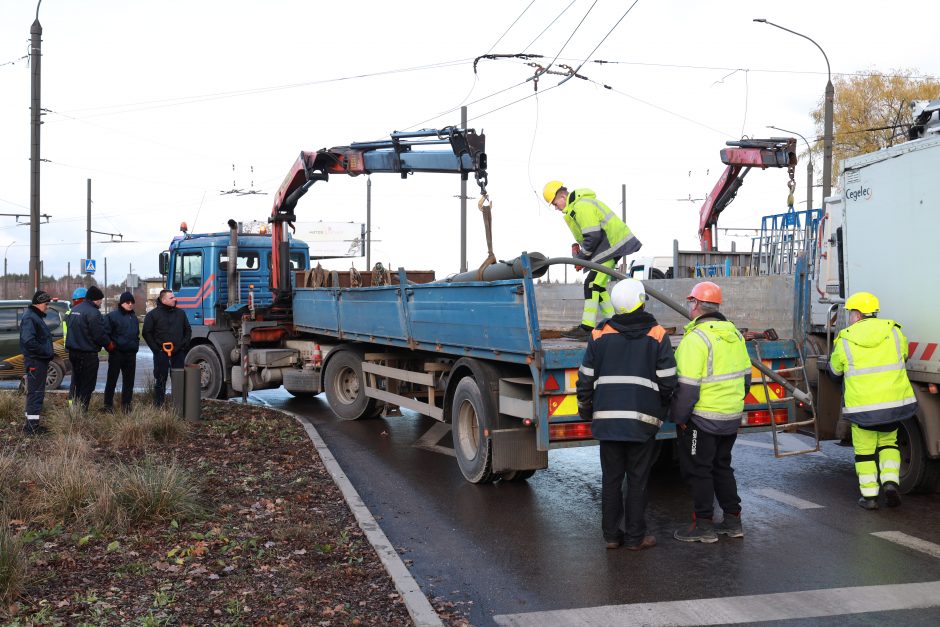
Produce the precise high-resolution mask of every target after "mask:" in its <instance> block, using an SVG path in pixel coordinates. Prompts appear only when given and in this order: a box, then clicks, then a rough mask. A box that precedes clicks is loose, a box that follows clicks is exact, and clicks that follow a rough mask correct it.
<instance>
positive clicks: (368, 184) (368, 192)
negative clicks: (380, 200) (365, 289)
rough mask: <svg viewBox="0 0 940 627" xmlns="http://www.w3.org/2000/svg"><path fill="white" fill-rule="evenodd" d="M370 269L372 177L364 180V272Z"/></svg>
mask: <svg viewBox="0 0 940 627" xmlns="http://www.w3.org/2000/svg"><path fill="white" fill-rule="evenodd" d="M371 269H372V177H371V176H370V177H369V178H368V179H367V180H366V270H371Z"/></svg>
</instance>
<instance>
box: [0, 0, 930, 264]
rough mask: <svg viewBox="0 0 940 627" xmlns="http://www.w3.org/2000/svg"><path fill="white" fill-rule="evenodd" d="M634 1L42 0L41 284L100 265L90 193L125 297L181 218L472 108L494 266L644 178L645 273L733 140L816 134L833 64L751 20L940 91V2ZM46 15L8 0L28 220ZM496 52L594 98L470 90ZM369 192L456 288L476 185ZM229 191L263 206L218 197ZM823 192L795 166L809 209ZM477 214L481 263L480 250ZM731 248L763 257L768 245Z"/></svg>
mask: <svg viewBox="0 0 940 627" xmlns="http://www.w3.org/2000/svg"><path fill="white" fill-rule="evenodd" d="M632 3H633V0H624V1H620V0H616V1H615V0H600V1H598V2H596V4H595V3H594V2H593V0H574V1H573V2H572V0H534V1H530V0H503V1H501V2H490V1H487V0H484V1H482V2H477V3H470V4H468V3H455V2H441V1H437V2H409V1H402V2H381V1H377V0H363V1H360V2H333V3H328V2H311V1H309V0H305V1H302V2H301V1H295V0H268V1H266V2H249V1H245V0H241V1H240V0H224V1H223V0H199V1H198V2H194V1H183V0H161V1H160V2H153V1H146V0H134V1H133V2H128V1H127V0H83V1H82V2H75V1H67V0H43V2H42V5H41V7H40V9H39V19H40V22H41V24H42V27H43V44H42V52H43V57H42V106H43V107H44V108H46V109H48V110H49V113H47V114H46V115H45V116H43V120H44V122H45V123H44V124H43V126H42V140H41V141H42V157H43V158H44V159H47V160H48V162H45V163H43V164H42V171H41V177H42V178H41V180H42V192H41V194H42V195H41V212H42V213H44V214H49V215H50V216H51V218H50V221H49V223H48V224H43V226H42V232H41V242H42V245H41V248H42V250H41V256H42V258H43V261H44V264H45V270H46V273H47V274H53V275H55V276H60V275H63V274H65V273H66V269H67V264H68V263H69V262H71V264H72V271H73V273H75V272H77V270H76V268H77V266H78V263H79V260H80V259H81V258H83V257H85V228H86V217H85V216H86V180H87V179H89V178H91V179H92V197H93V209H92V229H93V230H95V231H102V232H105V233H114V234H121V235H123V239H124V241H125V243H120V244H115V243H106V242H107V241H108V240H111V239H114V238H112V237H111V236H109V235H98V234H94V235H93V236H92V257H93V258H95V259H97V260H98V265H99V280H100V278H101V277H100V274H101V271H102V266H103V260H104V258H107V259H108V265H109V276H108V278H109V282H112V283H113V282H116V281H120V280H121V279H122V277H123V276H124V275H125V274H126V273H127V271H128V269H129V268H130V267H131V266H132V267H133V270H134V271H135V272H137V273H139V274H141V275H143V276H153V275H155V274H156V273H157V256H158V254H159V252H160V251H161V250H164V249H165V248H166V247H167V245H168V243H169V241H170V240H171V239H172V237H173V236H174V235H176V234H177V233H178V228H179V223H180V222H181V221H186V222H188V223H189V225H190V227H192V230H193V231H194V232H210V231H223V230H225V228H226V227H225V223H226V221H227V220H228V219H229V218H235V219H237V220H242V221H247V220H252V219H258V220H265V219H266V218H267V216H269V215H270V212H271V199H272V195H271V194H273V192H274V191H275V190H276V189H277V187H278V185H279V184H280V182H281V180H282V179H283V177H284V175H285V174H286V172H287V170H288V168H289V167H290V166H291V164H292V163H293V161H294V160H295V159H296V157H297V155H298V154H299V152H300V151H301V150H313V149H317V148H322V147H327V146H339V145H345V144H348V143H350V142H353V141H364V140H373V139H380V138H383V137H387V134H388V133H389V132H390V131H393V130H414V129H417V128H424V127H433V128H439V127H442V126H446V125H450V124H457V123H459V120H460V117H459V107H460V105H461V104H466V105H468V106H469V117H470V122H469V126H470V127H472V128H476V129H477V131H480V130H483V131H485V133H486V137H487V152H488V155H489V164H490V165H489V180H490V185H489V191H490V194H491V197H492V200H493V203H494V209H493V216H494V248H495V252H496V255H497V256H498V257H499V258H500V259H509V258H512V257H515V256H517V255H518V254H519V253H520V252H521V251H523V250H528V251H540V252H542V253H544V254H547V255H567V254H568V252H569V250H570V249H569V247H570V243H571V236H570V234H569V233H568V231H567V228H566V227H565V225H564V223H563V221H562V219H561V216H560V214H558V213H557V212H556V211H554V210H553V209H550V208H549V207H548V206H547V205H545V203H544V202H543V201H542V200H541V189H542V186H543V184H544V183H545V182H546V181H547V180H550V179H556V178H557V179H560V180H562V181H564V182H565V184H566V185H567V186H569V187H589V188H592V189H594V190H595V191H596V192H597V195H598V197H599V198H600V199H602V200H604V201H605V202H606V203H607V204H608V205H610V207H611V208H613V209H614V210H615V211H617V212H618V213H619V211H620V198H621V185H623V184H626V186H627V193H626V211H627V223H628V224H629V225H630V227H631V228H632V229H633V230H634V232H635V233H636V234H637V236H638V237H639V238H640V240H641V241H642V242H643V244H644V246H643V249H642V250H641V251H640V253H639V255H666V254H671V249H672V240H673V239H678V240H679V242H680V245H681V246H682V247H683V248H689V249H694V248H697V235H696V230H697V226H698V212H699V208H700V205H701V199H702V198H704V196H705V194H706V193H707V192H708V191H710V190H711V189H712V187H713V186H714V183H715V181H716V179H717V177H718V176H719V175H720V173H721V171H722V169H723V166H722V164H721V162H720V160H719V156H718V152H719V150H720V149H721V148H722V147H723V146H724V142H725V141H727V140H733V139H738V138H740V137H741V136H742V135H747V136H750V137H766V136H770V135H779V133H778V132H776V131H772V130H769V129H767V128H766V126H767V125H776V126H780V127H783V128H788V129H792V130H794V131H797V132H799V133H802V134H803V135H805V136H806V137H808V138H810V139H812V137H813V134H814V130H813V125H812V121H811V119H810V115H809V112H810V110H811V109H812V108H813V107H814V106H816V104H817V103H818V101H819V100H820V99H821V98H822V95H823V90H824V88H825V83H826V74H825V72H826V64H825V61H824V59H823V56H822V54H820V52H819V50H818V49H817V48H816V47H815V46H813V45H812V44H811V43H810V42H808V41H806V40H805V39H801V38H799V37H796V36H794V35H791V34H789V33H786V32H784V31H781V30H778V29H776V28H773V27H771V26H768V25H765V24H756V23H754V22H753V21H752V19H753V18H755V17H764V18H767V19H768V20H771V21H773V22H777V23H779V24H781V25H783V26H786V27H787V28H790V29H792V30H796V31H799V32H802V33H804V34H806V35H808V36H810V37H812V38H813V39H815V40H816V41H817V42H818V43H819V44H820V45H821V46H822V47H823V49H824V50H825V51H826V53H827V54H828V56H829V61H830V63H831V66H832V72H833V73H851V72H857V71H878V72H889V71H890V70H892V69H895V68H914V69H916V70H918V71H919V72H920V73H921V74H929V75H933V76H937V75H938V74H940V53H938V52H937V51H936V50H934V49H933V48H932V46H931V45H930V44H929V42H930V41H932V38H931V35H930V33H929V32H924V33H920V34H918V33H917V28H918V27H919V26H920V25H924V26H925V27H927V28H930V25H932V24H935V23H937V18H938V17H940V6H937V5H932V4H929V3H928V4H921V5H916V6H915V5H907V4H905V5H897V6H896V7H895V10H894V11H893V12H891V13H890V14H889V13H888V10H889V9H888V7H889V6H890V5H888V4H886V3H885V2H883V1H882V2H864V1H856V2H851V3H847V2H819V1H818V0H816V1H813V2H809V1H803V0H793V1H789V2H763V1H761V2H758V1H754V0H751V1H740V2H736V1H724V2H720V3H719V2H698V1H693V0H671V1H670V0H639V2H637V4H636V6H635V7H634V8H633V9H632V11H630V12H629V13H628V14H627V15H626V16H625V17H623V16H624V13H625V12H626V11H627V9H628V8H629V7H630V5H631V4H632ZM592 5H594V6H593V9H592ZM35 14H36V2H35V0H29V1H26V0H3V2H0V213H6V214H14V213H22V214H28V213H29V192H30V190H29V154H30V144H29V139H30V135H29V130H30V129H29V120H30V118H29V104H30V69H29V66H28V64H27V61H26V59H23V58H21V57H23V56H24V55H26V53H27V51H28V46H27V44H28V41H29V31H30V25H31V24H32V22H33V19H34V17H35ZM621 17H623V19H622V21H621V22H620V23H619V25H616V24H617V21H618V20H619V19H621ZM556 18H557V19H556ZM615 25H616V27H615ZM611 29H613V30H612V32H611ZM608 33H609V36H607V35H608ZM605 36H607V38H606V40H604V37H605ZM602 40H603V43H601V41H602ZM598 44H601V45H600V47H599V48H597V50H596V52H593V54H592V51H593V50H594V48H595V47H597V46H598ZM488 52H492V53H504V54H509V53H521V52H526V53H530V54H541V55H544V56H545V57H546V58H545V59H543V60H542V62H543V63H544V64H547V63H548V62H550V61H551V60H552V59H554V58H555V57H556V55H557V56H558V59H557V61H556V64H557V63H565V64H569V65H572V66H575V67H577V66H578V65H579V64H580V63H581V62H582V61H584V60H585V58H587V57H589V55H590V60H589V62H588V63H586V64H585V65H584V66H583V68H582V69H581V72H580V73H581V74H582V75H584V76H586V77H587V78H588V79H589V80H579V79H572V80H569V81H567V82H566V83H565V84H563V85H561V86H557V87H556V85H557V84H558V82H559V80H560V77H559V76H557V75H553V74H547V75H544V76H543V77H542V78H541V80H540V81H539V94H540V95H538V96H537V97H535V96H533V94H534V93H535V92H534V91H533V85H532V82H525V80H526V78H528V77H531V76H532V74H533V72H534V69H533V68H532V67H529V66H527V65H526V64H525V63H524V62H522V61H518V60H500V61H490V60H481V61H480V63H479V65H478V68H477V74H474V71H473V65H472V61H473V59H474V57H476V56H478V55H482V54H486V53H488ZM595 60H605V61H611V63H605V64H598V63H593V62H592V61H595ZM604 85H607V86H609V87H610V88H611V89H607V88H605V87H604ZM501 91H502V93H497V92H501ZM493 94H497V95H493ZM836 98H838V93H837V94H836ZM801 144H802V142H801ZM233 166H234V171H233ZM252 168H253V170H254V171H253V173H252ZM818 170H821V164H817V171H818ZM372 179H373V181H372V193H373V211H372V215H373V221H374V224H373V238H374V239H375V240H377V241H375V242H374V244H373V254H372V258H373V262H374V261H375V260H381V261H383V262H385V263H387V264H390V265H391V266H392V267H399V266H404V267H407V268H409V269H433V270H435V271H437V273H438V275H439V276H444V275H447V274H450V273H453V272H455V271H457V270H458V269H459V266H460V247H459V200H458V199H457V198H456V197H455V196H456V195H457V194H458V193H459V180H458V178H457V177H456V176H449V175H440V174H417V175H414V176H413V177H409V179H408V180H405V181H403V180H401V179H400V178H399V177H398V176H396V175H383V174H377V175H374V176H373V177H372ZM786 180H787V179H786V174H785V172H784V171H782V170H769V171H767V172H752V173H751V174H750V175H749V177H748V179H747V180H746V182H745V185H744V188H743V189H742V191H741V193H740V194H739V195H738V198H737V200H736V201H735V202H734V204H732V205H731V206H730V207H729V208H728V209H727V211H725V213H724V214H723V215H722V220H721V223H720V225H719V226H728V227H753V226H756V225H758V224H759V216H761V215H764V214H768V213H775V212H782V211H785V210H786V205H785V202H786V194H787V190H786ZM233 187H235V188H240V189H255V190H257V191H263V192H267V193H268V194H269V195H267V196H265V195H260V194H256V195H245V196H237V195H233V194H229V195H222V194H220V191H223V190H229V189H232V188H233ZM805 189H806V183H805V168H804V166H803V164H800V165H799V166H798V167H797V201H798V202H800V201H804V200H805ZM470 190H471V193H475V191H476V190H475V186H473V185H472V184H471V185H470ZM820 196H821V191H819V190H817V192H816V194H815V198H816V201H817V205H818V202H819V198H820ZM365 198H366V179H365V177H357V178H350V177H334V178H333V179H331V180H330V181H329V182H328V183H326V184H323V183H317V184H316V185H315V186H314V188H313V189H312V190H311V191H310V192H309V193H308V194H307V196H306V197H305V199H304V200H303V201H301V203H300V205H299V206H298V210H297V213H298V218H299V219H301V220H304V221H316V220H325V221H356V222H364V221H365ZM690 198H691V199H693V201H692V202H690V201H689V199H690ZM475 207H476V204H475V202H474V203H472V204H471V205H470V211H469V220H468V222H469V224H468V231H469V237H468V263H469V266H470V267H471V268H473V267H476V266H477V265H479V263H480V262H481V261H482V260H483V259H484V258H485V256H486V246H485V243H484V237H483V226H482V221H481V219H480V215H479V212H478V211H477V210H476V208H475ZM803 207H805V204H801V205H800V208H803ZM20 221H21V222H22V221H25V220H24V219H20ZM16 222H17V219H16V218H14V217H9V216H6V217H0V248H3V249H5V250H7V246H8V245H10V246H9V248H8V252H7V258H8V264H9V271H10V272H18V273H19V272H26V270H27V265H28V258H29V246H28V243H29V227H28V226H22V225H17V223H16ZM301 230H302V229H301ZM729 241H730V240H729V239H728V238H727V237H725V234H723V233H722V234H720V235H719V242H720V243H722V244H724V245H726V244H728V243H729ZM738 246H739V249H740V247H742V246H743V247H745V248H748V249H749V247H750V243H749V240H748V239H746V238H744V239H739V240H738ZM354 261H355V263H356V265H357V267H359V268H363V267H364V265H365V263H364V260H363V259H358V260H354ZM349 263H350V262H349V260H338V261H335V262H326V263H325V264H324V265H326V266H328V267H334V268H338V269H345V268H347V267H348V266H349ZM571 278H572V279H573V275H572V277H571Z"/></svg>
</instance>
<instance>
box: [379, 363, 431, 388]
mask: <svg viewBox="0 0 940 627" xmlns="http://www.w3.org/2000/svg"><path fill="white" fill-rule="evenodd" d="M362 371H363V372H370V373H374V374H377V375H379V376H380V377H388V378H389V379H397V380H399V381H409V382H411V383H417V384H419V385H427V386H433V385H434V375H431V374H428V373H426V372H414V371H412V370H403V369H401V368H391V367H389V366H381V365H379V364H373V363H369V362H365V361H364V362H362Z"/></svg>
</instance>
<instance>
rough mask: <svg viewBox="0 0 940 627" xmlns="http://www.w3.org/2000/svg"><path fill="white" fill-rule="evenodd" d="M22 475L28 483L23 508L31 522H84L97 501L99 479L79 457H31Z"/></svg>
mask: <svg viewBox="0 0 940 627" xmlns="http://www.w3.org/2000/svg"><path fill="white" fill-rule="evenodd" d="M25 472H26V473H27V475H28V479H29V480H30V482H31V483H34V484H35V487H34V489H33V490H31V491H30V493H29V495H28V497H27V499H26V503H25V507H26V510H27V513H28V514H29V516H30V518H31V519H35V520H37V521H39V522H41V523H43V524H44V525H48V526H50V527H51V526H54V525H56V524H58V523H60V522H65V523H67V522H71V521H76V520H79V521H80V520H85V519H86V518H87V517H88V515H89V511H90V508H91V507H92V506H93V505H94V504H95V503H96V502H97V501H98V493H99V490H100V488H101V486H102V484H103V481H102V479H103V477H102V473H101V471H100V470H99V469H98V467H97V466H96V465H95V464H94V463H92V462H91V461H89V460H88V459H87V458H86V457H84V456H82V455H76V454H69V453H58V454H51V455H49V456H46V457H42V458H33V459H32V460H31V463H29V464H28V465H27V468H26V470H25Z"/></svg>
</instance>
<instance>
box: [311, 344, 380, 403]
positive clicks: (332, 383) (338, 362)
mask: <svg viewBox="0 0 940 627" xmlns="http://www.w3.org/2000/svg"><path fill="white" fill-rule="evenodd" d="M323 387H324V391H325V392H326V400H327V402H328V403H329V404H330V408H331V409H332V410H333V413H334V414H336V415H337V417H339V418H340V419H342V420H359V419H360V418H373V417H375V416H376V401H375V399H374V398H369V397H368V396H366V386H365V378H364V377H363V375H362V356H361V355H359V353H357V352H355V351H351V350H341V351H338V352H337V353H336V354H335V355H332V356H331V357H330V360H329V361H328V362H326V371H325V372H324V373H323Z"/></svg>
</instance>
